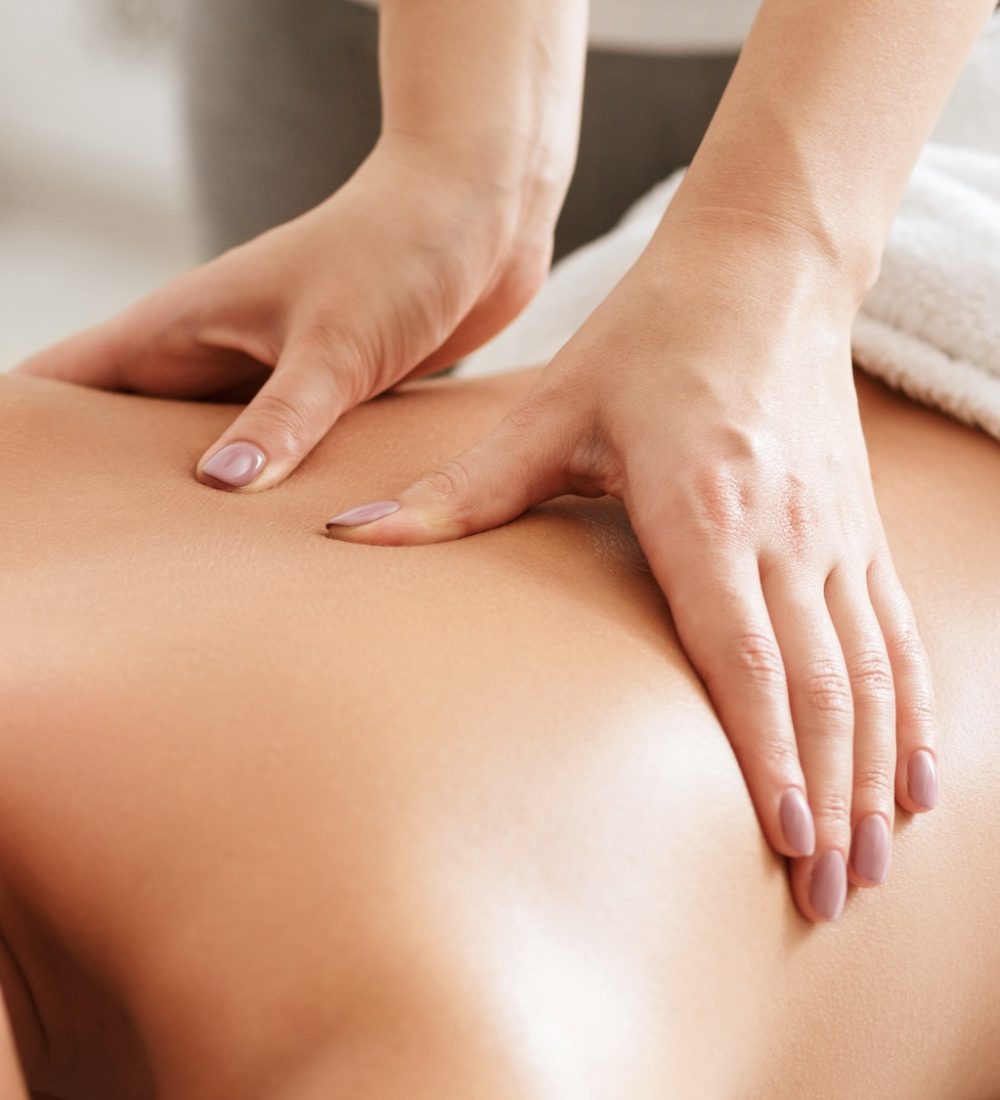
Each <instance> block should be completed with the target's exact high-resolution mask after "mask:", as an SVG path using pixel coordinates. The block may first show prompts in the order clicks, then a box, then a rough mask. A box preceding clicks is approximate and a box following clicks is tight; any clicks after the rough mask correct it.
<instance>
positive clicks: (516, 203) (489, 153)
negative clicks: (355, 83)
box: [372, 129, 572, 251]
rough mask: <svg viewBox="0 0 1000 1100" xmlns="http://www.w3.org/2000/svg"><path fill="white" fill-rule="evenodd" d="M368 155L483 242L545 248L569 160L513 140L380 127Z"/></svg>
mask: <svg viewBox="0 0 1000 1100" xmlns="http://www.w3.org/2000/svg"><path fill="white" fill-rule="evenodd" d="M372 158H373V159H374V160H375V161H377V162H379V163H380V164H382V165H383V166H386V167H387V168H388V170H389V171H390V172H391V173H392V174H393V175H394V176H395V177H396V178H398V179H399V180H400V181H401V186H406V187H413V186H417V185H419V186H420V187H421V188H423V189H424V191H425V195H426V200H427V203H428V205H429V206H432V207H437V208H441V209H443V210H444V211H446V216H447V217H448V218H449V220H457V221H460V222H461V223H462V224H463V225H465V226H466V227H467V231H468V233H469V235H470V236H471V237H472V238H474V239H476V240H478V241H480V242H482V243H483V244H486V245H487V246H488V247H490V248H492V249H495V250H498V251H506V250H510V249H514V248H519V249H526V250H529V251H531V250H536V249H537V250H541V251H546V250H548V249H549V248H550V247H551V242H552V237H553V234H554V232H555V224H556V219H557V218H558V216H559V210H560V208H561V206H562V201H563V198H564V196H565V190H566V187H567V186H568V181H569V176H570V174H571V172H572V165H569V166H564V165H561V164H557V163H554V162H552V161H549V160H547V159H544V158H535V159H534V160H533V159H532V158H531V157H529V156H528V155H527V153H525V152H521V151H520V150H518V149H517V148H516V147H514V146H513V144H512V143H510V142H506V143H505V142H504V141H502V140H497V141H490V140H489V139H488V138H487V137H486V136H482V137H481V138H480V139H479V140H477V141H475V142H466V141H462V140H460V139H456V137H455V136H452V135H438V134H424V133H414V132H411V131H403V130H400V129H393V130H389V129H384V130H383V132H382V134H381V136H380V138H379V140H378V143H377V144H376V146H375V149H374V151H373V153H372Z"/></svg>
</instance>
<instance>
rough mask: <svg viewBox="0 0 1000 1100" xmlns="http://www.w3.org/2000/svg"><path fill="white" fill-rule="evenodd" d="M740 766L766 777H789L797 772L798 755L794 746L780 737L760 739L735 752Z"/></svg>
mask: <svg viewBox="0 0 1000 1100" xmlns="http://www.w3.org/2000/svg"><path fill="white" fill-rule="evenodd" d="M736 755H737V757H738V758H739V759H740V763H741V764H746V765H749V766H752V767H754V768H755V769H759V770H762V771H764V772H765V773H766V774H768V775H778V776H791V775H794V774H795V773H797V772H798V769H799V754H798V750H797V749H796V747H795V745H794V744H792V743H791V742H789V741H787V740H785V739H783V738H780V737H761V738H758V739H754V740H751V742H750V743H749V744H748V745H746V746H743V747H742V748H740V749H738V750H737V754H736Z"/></svg>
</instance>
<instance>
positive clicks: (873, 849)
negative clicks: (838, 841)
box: [851, 814, 890, 885]
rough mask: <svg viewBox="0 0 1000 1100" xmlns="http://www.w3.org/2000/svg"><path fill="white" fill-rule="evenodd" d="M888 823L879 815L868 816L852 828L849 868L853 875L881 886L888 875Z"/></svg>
mask: <svg viewBox="0 0 1000 1100" xmlns="http://www.w3.org/2000/svg"><path fill="white" fill-rule="evenodd" d="M889 849H890V844H889V823H888V822H887V821H886V819H885V818H884V817H882V815H881V814H868V816H867V817H863V818H862V819H861V820H860V821H859V822H858V823H857V825H856V826H855V827H854V837H853V839H852V843H851V866H852V867H853V868H854V872H855V874H857V875H859V876H860V877H861V878H863V879H866V880H867V881H868V882H875V883H878V884H879V885H881V884H882V883H883V882H885V877H886V875H887V874H888V873H889Z"/></svg>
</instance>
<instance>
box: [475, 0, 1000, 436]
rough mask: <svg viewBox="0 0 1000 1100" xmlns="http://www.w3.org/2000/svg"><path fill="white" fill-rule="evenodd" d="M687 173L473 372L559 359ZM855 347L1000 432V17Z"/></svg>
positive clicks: (890, 255) (942, 403)
mask: <svg viewBox="0 0 1000 1100" xmlns="http://www.w3.org/2000/svg"><path fill="white" fill-rule="evenodd" d="M681 175H682V173H681V172H677V173H675V174H674V175H673V176H671V177H670V179H668V180H667V181H666V182H664V183H661V184H659V185H658V186H657V187H655V188H653V190H652V191H651V192H649V194H647V195H646V196H645V197H644V198H642V199H640V200H639V202H637V203H636V204H635V206H633V207H632V209H631V210H630V211H629V212H628V213H627V214H626V215H625V217H624V218H623V219H622V221H621V223H620V224H619V226H618V227H617V228H616V229H614V230H612V232H610V233H608V234H607V235H606V236H604V237H601V238H599V239H598V240H596V241H594V242H592V243H591V244H589V245H586V246H584V247H583V248H581V249H579V250H578V251H577V252H575V253H573V255H571V256H568V257H567V258H566V259H565V260H563V261H562V262H561V263H560V264H558V265H557V266H556V268H555V269H554V270H553V272H552V275H551V277H550V278H549V281H548V282H547V283H546V285H545V287H543V289H542V291H541V293H540V294H539V295H538V297H537V298H536V299H535V301H534V302H533V303H532V304H531V305H530V306H529V307H528V309H527V310H526V311H525V312H524V314H522V316H521V317H520V318H518V319H517V320H516V321H515V322H514V323H513V324H512V325H511V326H510V327H509V328H507V329H506V330H505V331H504V332H502V333H501V334H500V335H499V336H498V337H496V338H495V339H494V340H493V341H491V342H490V343H489V344H487V345H486V347H484V348H482V349H481V350H480V351H479V352H477V353H476V354H475V355H473V356H471V357H470V358H469V360H468V361H467V362H466V363H465V364H464V365H463V366H462V368H461V371H460V373H461V374H463V375H478V374H492V373H496V372H497V371H500V370H507V369H512V368H514V367H518V366H524V365H527V364H531V363H543V362H546V361H548V360H549V359H551V358H552V356H553V355H555V354H556V352H557V351H558V350H559V349H560V348H561V347H562V345H563V344H565V343H566V341H567V340H568V339H569V338H570V337H571V336H572V335H573V333H574V332H575V331H576V329H578V328H579V327H580V325H582V324H583V322H584V321H585V320H586V318H587V317H588V315H589V314H590V313H591V312H592V310H593V309H594V308H596V306H597V305H598V304H599V303H600V301H601V300H602V299H603V298H604V297H605V296H606V295H607V294H608V293H609V292H610V291H611V289H612V287H614V285H615V284H616V283H617V282H618V281H619V280H620V279H621V278H622V276H623V275H624V274H625V273H626V272H627V271H628V269H629V268H630V267H631V266H632V264H633V263H634V262H635V260H636V259H637V258H638V256H639V254H640V253H641V252H642V250H643V248H644V247H645V246H646V243H647V242H648V241H649V238H650V236H651V235H652V233H653V230H654V229H655V228H656V225H657V223H658V222H659V220H660V217H661V216H662V214H663V211H664V209H665V208H666V206H667V203H668V202H669V201H670V199H671V198H672V197H673V194H674V192H675V191H676V190H677V186H678V184H679V183H680V179H681ZM852 349H853V353H854V358H855V361H856V362H857V363H858V365H859V366H860V367H862V368H863V369H864V370H865V371H867V372H868V373H869V374H872V375H875V376H876V377H878V378H881V379H882V380H883V381H885V382H886V383H887V384H888V385H890V386H893V387H895V388H896V389H899V390H902V391H903V392H904V393H906V394H908V395H909V396H910V397H912V398H913V399H914V400H917V401H921V402H923V403H925V404H927V405H932V406H935V407H936V408H939V409H941V410H943V411H944V412H947V413H950V414H951V415H952V416H954V417H956V418H957V419H959V420H961V421H963V422H965V423H967V424H972V425H976V426H978V427H981V428H983V429H985V430H986V431H987V432H989V433H990V434H991V435H993V436H995V437H996V438H997V439H1000V15H996V16H994V17H993V19H992V20H991V21H990V22H989V24H988V25H987V27H986V29H985V31H984V33H983V35H982V36H981V38H980V39H979V40H978V42H977V43H976V45H975V47H974V48H973V51H972V53H971V55H970V57H969V60H968V62H967V63H966V65H965V68H964V69H963V71H962V75H961V77H960V79H959V82H958V85H957V86H956V88H955V91H954V93H953V94H952V96H951V98H950V99H949V101H948V105H947V106H946V108H945V110H944V112H943V114H942V116H941V119H940V121H939V123H938V126H937V128H936V129H935V131H934V134H933V136H932V139H931V141H929V142H928V143H927V145H926V146H925V147H924V149H923V151H922V152H921V155H920V159H919V160H918V162H917V165H916V167H915V169H914V171H913V174H912V176H911V177H910V181H909V184H908V186H907V189H906V193H905V195H904V197H903V200H902V203H901V204H900V208H899V211H898V213H897V215H896V218H895V219H894V221H893V224H892V228H891V231H890V234H889V240H888V242H887V245H886V249H885V253H884V255H883V259H882V267H881V273H880V275H879V279H878V281H877V283H876V284H875V286H874V287H873V288H872V290H871V292H870V293H869V294H868V296H867V297H866V298H865V301H864V304H863V305H862V308H861V311H860V313H859V314H858V317H857V320H856V322H855V325H854V331H853V334H852Z"/></svg>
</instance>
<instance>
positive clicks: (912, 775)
mask: <svg viewBox="0 0 1000 1100" xmlns="http://www.w3.org/2000/svg"><path fill="white" fill-rule="evenodd" d="M906 783H907V786H908V787H909V791H910V798H912V799H913V801H914V802H915V803H916V804H917V805H918V806H919V807H920V809H921V810H933V809H934V807H935V806H936V805H937V800H938V773H937V764H936V763H935V760H934V757H933V755H932V754H931V753H929V752H928V751H927V749H917V751H916V752H915V753H914V754H913V755H912V756H911V757H910V764H909V767H908V768H907V769H906Z"/></svg>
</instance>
